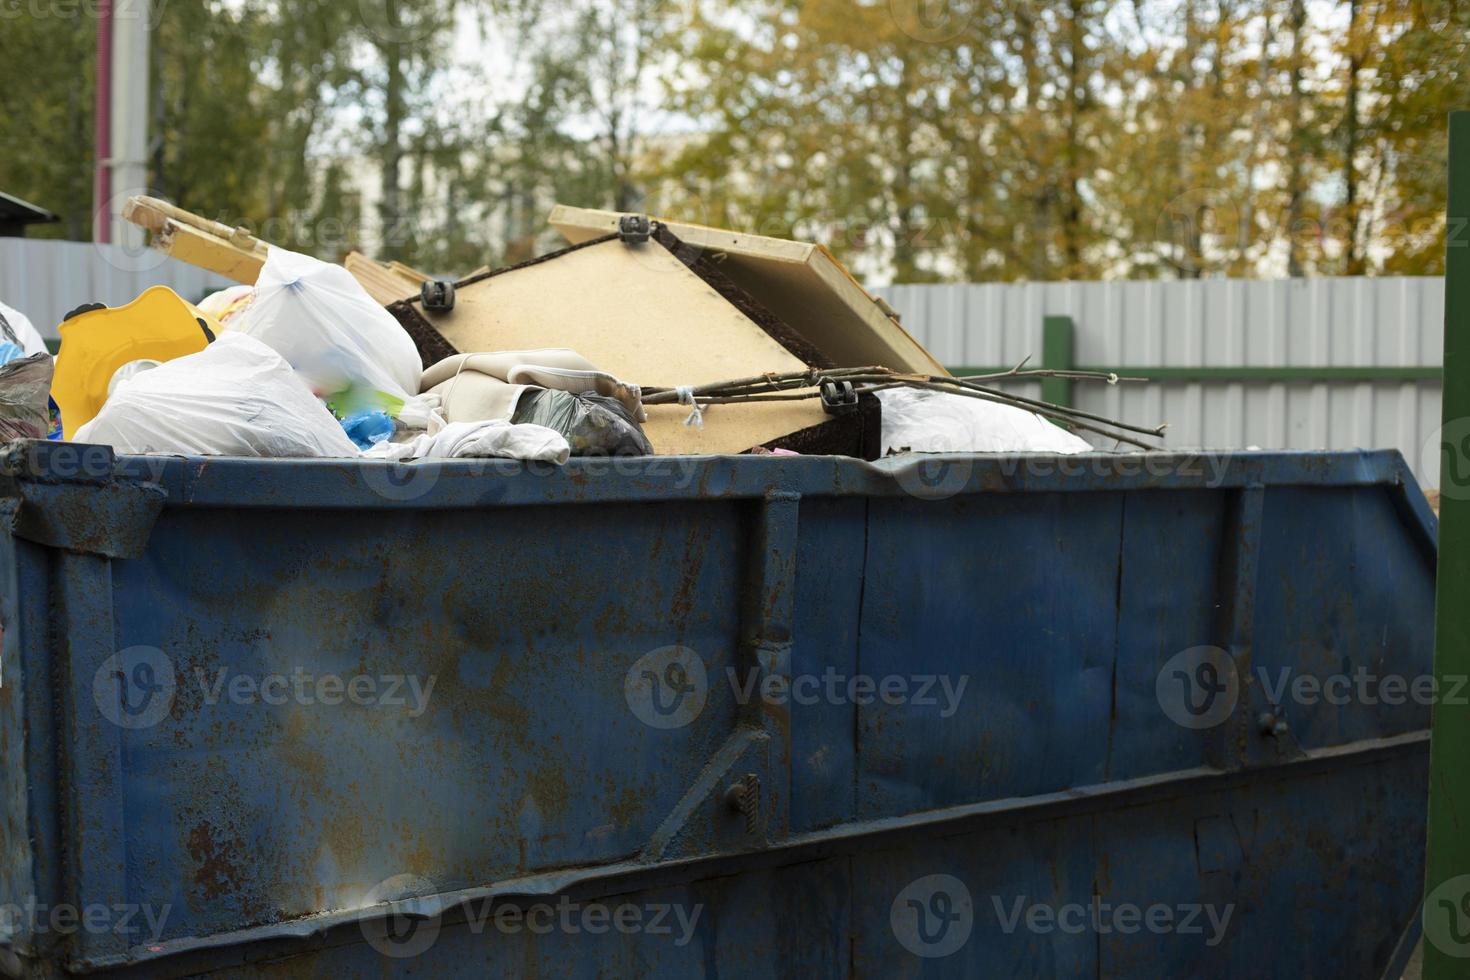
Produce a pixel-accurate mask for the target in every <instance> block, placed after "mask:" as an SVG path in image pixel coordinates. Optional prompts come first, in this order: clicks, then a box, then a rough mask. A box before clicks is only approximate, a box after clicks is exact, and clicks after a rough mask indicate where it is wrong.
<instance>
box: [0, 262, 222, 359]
mask: <svg viewBox="0 0 1470 980" xmlns="http://www.w3.org/2000/svg"><path fill="white" fill-rule="evenodd" d="M159 285H163V286H168V287H170V288H172V289H173V290H174V292H176V293H178V294H179V295H180V296H182V297H184V298H185V299H187V300H190V301H191V302H192V301H195V300H199V299H203V298H204V297H205V296H206V295H208V294H209V293H212V292H214V291H215V290H216V289H223V288H224V287H225V286H232V285H235V283H233V282H231V281H230V280H229V279H225V278H224V277H223V276H217V275H214V274H213V273H210V272H205V271H204V270H203V269H197V268H195V267H194V266H191V265H185V264H184V263H182V262H178V261H176V260H174V259H171V258H168V257H167V256H165V255H163V254H162V253H161V252H158V251H155V250H153V249H147V250H140V251H133V250H130V249H126V248H124V247H123V246H121V245H94V244H92V243H90V242H59V241H50V240H44V239H26V238H0V302H3V303H5V304H6V305H8V306H12V307H14V308H15V309H17V310H20V311H21V312H22V313H24V314H25V315H26V316H27V317H29V318H30V320H31V322H32V323H33V324H35V326H36V329H37V330H39V331H41V334H42V335H43V336H45V337H49V338H53V339H54V338H55V337H56V335H57V334H56V326H57V324H59V323H60V322H61V318H62V317H63V316H65V315H66V314H67V312H68V311H70V310H74V309H76V308H77V307H78V306H81V305H82V304H83V303H105V304H107V305H108V306H120V305H122V304H123V303H130V302H132V301H133V300H134V299H136V298H137V296H138V294H139V293H141V292H142V291H143V290H145V289H147V288H148V287H149V286H159Z"/></svg>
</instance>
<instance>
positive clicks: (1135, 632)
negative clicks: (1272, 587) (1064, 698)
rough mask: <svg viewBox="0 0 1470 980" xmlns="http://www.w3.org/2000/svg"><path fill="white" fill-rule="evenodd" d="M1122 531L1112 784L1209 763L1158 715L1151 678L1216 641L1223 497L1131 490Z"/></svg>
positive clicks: (1193, 742) (1196, 740)
mask: <svg viewBox="0 0 1470 980" xmlns="http://www.w3.org/2000/svg"><path fill="white" fill-rule="evenodd" d="M1123 527H1124V537H1123V556H1122V562H1123V564H1122V577H1121V581H1120V583H1119V588H1118V669H1117V675H1116V677H1115V680H1114V690H1115V692H1116V707H1115V708H1114V711H1113V728H1112V741H1111V745H1110V747H1109V757H1108V776H1109V777H1110V778H1112V779H1134V778H1137V777H1139V776H1146V775H1148V774H1150V773H1156V772H1168V771H1171V770H1176V769H1190V768H1193V767H1195V766H1202V765H1205V764H1206V761H1207V758H1206V743H1205V742H1204V740H1202V739H1201V738H1200V737H1199V735H1198V733H1197V732H1195V731H1192V730H1190V729H1188V728H1184V727H1181V726H1180V725H1177V724H1175V723H1174V722H1173V721H1172V720H1171V719H1170V717H1169V715H1168V714H1166V713H1165V712H1163V711H1161V710H1160V709H1159V692H1158V678H1159V672H1160V671H1161V670H1163V668H1164V665H1165V664H1166V663H1167V662H1168V661H1169V659H1170V658H1172V657H1174V656H1175V655H1176V654H1179V653H1180V652H1182V651H1185V650H1188V649H1190V648H1191V647H1197V646H1200V645H1202V644H1209V643H1214V642H1216V639H1217V637H1216V632H1217V626H1216V610H1217V605H1218V601H1219V590H1220V584H1219V568H1220V564H1221V551H1222V549H1223V548H1224V547H1225V542H1224V535H1225V529H1226V527H1227V523H1226V495H1225V494H1224V493H1222V492H1220V491H1216V490H1138V491H1134V492H1132V493H1129V494H1128V501H1127V504H1126V505H1125V508H1124V517H1123Z"/></svg>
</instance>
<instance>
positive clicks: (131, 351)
mask: <svg viewBox="0 0 1470 980" xmlns="http://www.w3.org/2000/svg"><path fill="white" fill-rule="evenodd" d="M125 213H128V214H129V216H130V217H132V218H133V219H134V220H136V221H138V222H139V223H140V224H144V225H145V226H147V227H148V228H149V229H150V230H151V231H152V232H153V234H154V243H155V245H157V246H159V247H161V248H163V249H164V250H165V251H167V250H168V249H169V248H170V243H172V242H175V241H177V240H179V239H180V237H181V236H185V235H187V236H188V237H189V240H190V243H191V247H190V249H189V251H188V254H189V256H190V258H191V260H192V261H195V262H196V264H201V265H203V266H204V267H205V268H213V269H214V270H215V271H232V272H233V274H235V275H246V276H252V277H253V281H251V282H248V283H242V284H241V285H239V286H235V287H231V288H229V289H226V290H222V291H220V292H218V293H215V294H213V295H211V296H209V297H206V298H204V299H203V300H202V301H200V302H199V303H198V304H197V305H196V304H193V303H190V302H188V301H186V300H185V299H183V298H182V297H180V296H178V295H177V294H176V293H174V292H173V291H172V290H170V289H168V288H166V287H163V286H155V287H152V288H150V289H148V290H146V291H145V292H144V293H143V294H142V295H140V296H139V297H137V299H135V300H134V301H133V302H131V303H129V304H127V305H125V306H120V307H105V306H102V305H100V304H95V303H94V304H89V305H86V306H82V307H79V308H78V309H76V310H73V311H72V312H71V313H69V314H67V316H66V318H65V320H64V322H63V323H62V324H61V325H60V327H59V328H58V329H59V333H60V335H61V344H60V348H59V351H58V353H57V355H56V358H55V360H54V363H53V361H52V358H51V356H50V355H49V354H48V353H47V351H46V347H45V343H44V341H43V340H42V338H41V336H40V334H39V333H38V332H37V331H36V330H35V328H34V327H33V326H32V325H31V324H30V322H29V321H28V320H26V319H25V317H24V316H22V315H21V314H20V313H19V312H17V311H15V310H11V309H9V308H8V307H5V306H3V305H0V434H3V436H4V438H5V439H26V438H30V439H40V438H51V439H61V438H65V439H70V440H75V441H78V442H85V443H100V444H105V445H109V446H112V447H113V448H114V449H115V450H117V451H118V452H120V453H132V454H143V453H164V454H183V455H199V456H215V455H218V456H256V457H328V458H353V457H361V458H367V459H380V460H391V461H405V460H412V459H419V458H456V457H458V458H463V457H509V458H515V459H527V460H541V461H546V462H552V463H558V464H559V463H564V462H565V461H566V460H567V459H568V458H570V457H571V456H648V455H655V454H671V453H689V452H695V453H726V452H764V453H777V454H792V453H824V454H843V455H852V456H859V457H863V458H868V459H873V458H876V457H877V456H879V455H883V454H887V453H889V452H894V451H900V450H901V451H916V452H940V451H974V452H1017V451H1046V452H1059V453H1075V452H1085V451H1089V450H1091V449H1092V448H1093V447H1092V446H1091V445H1090V444H1089V443H1087V442H1086V441H1085V440H1083V439H1082V438H1080V437H1079V436H1078V435H1075V434H1074V433H1073V432H1069V431H1067V428H1071V429H1077V430H1083V431H1090V432H1093V433H1096V434H1099V435H1102V436H1105V437H1108V438H1112V439H1117V440H1120V441H1126V442H1133V443H1135V444H1138V445H1145V446H1146V445H1147V443H1145V442H1142V441H1140V439H1139V438H1138V437H1139V436H1140V435H1155V436H1156V435H1158V434H1159V433H1160V432H1161V428H1155V429H1144V428H1138V427H1135V426H1128V425H1124V424H1122V423H1117V422H1111V421H1109V420H1106V419H1099V418H1097V417H1096V416H1091V415H1087V414H1086V413H1082V412H1078V411H1076V410H1075V409H1071V408H1067V407H1062V406H1051V405H1047V404H1045V403H1043V402H1036V401H1032V400H1029V399H1025V398H1021V397H1020V396H1017V395H1014V394H1009V393H1007V392H1005V391H1002V390H1000V389H997V388H995V387H994V386H993V384H991V382H993V381H994V380H997V379H996V378H995V377H991V378H953V377H950V376H949V375H948V373H947V372H945V370H944V369H943V368H942V367H941V366H940V365H938V364H937V363H936V362H935V361H934V359H933V358H932V356H930V355H929V354H928V352H927V351H925V350H924V349H923V348H922V347H921V346H920V345H919V344H918V343H917V342H915V341H914V340H913V338H911V337H909V336H908V334H907V333H906V332H904V331H903V329H902V326H901V325H900V323H899V321H898V317H897V315H896V314H895V313H894V312H893V311H892V310H890V309H887V308H885V307H884V306H883V304H882V303H881V301H879V300H876V299H874V298H873V297H871V296H869V295H868V294H867V293H866V292H864V291H863V290H861V288H860V287H858V286H857V285H856V282H855V281H853V280H852V278H851V276H850V275H847V273H846V270H845V269H842V267H841V266H840V265H839V264H837V263H836V261H835V259H833V258H832V257H831V255H830V253H827V252H826V250H825V249H820V248H819V247H817V246H811V245H806V244H805V243H793V242H782V241H779V240H774V239H761V238H758V237H755V236H737V235H734V234H732V233H729V232H723V231H720V230H718V229H704V228H700V227H699V226H693V225H671V224H669V223H667V222H661V221H653V220H650V219H648V218H647V217H645V216H641V215H626V214H616V213H612V212H591V211H580V210H576V209H567V208H558V209H557V212H555V213H554V214H553V223H554V224H556V225H557V227H558V228H560V229H561V230H562V231H563V233H564V234H566V235H567V237H568V238H569V240H570V244H569V246H568V247H567V248H564V249H561V250H559V251H556V252H553V253H551V254H549V255H545V256H541V257H540V258H538V259H535V260H533V261H531V262H526V263H522V264H520V265H517V266H511V267H509V268H504V269H498V270H490V269H485V270H481V271H479V272H477V273H475V274H472V275H471V276H468V277H465V278H463V279H461V280H458V281H450V280H436V279H432V278H430V277H428V276H426V275H423V274H421V273H418V272H417V271H415V270H412V269H409V268H407V267H404V266H400V265H396V264H395V265H394V266H384V265H380V264H378V263H374V262H373V261H372V260H370V259H367V258H365V257H363V256H356V255H355V256H349V261H347V262H345V263H344V264H342V265H335V264H331V263H327V262H323V261H320V260H318V259H315V258H312V257H311V256H307V255H301V254H298V253H294V252H290V251H287V250H285V249H282V248H278V247H275V246H271V245H268V244H266V243H262V242H259V241H258V240H255V239H253V238H251V237H250V236H249V235H248V233H245V232H243V231H238V230H237V231H232V230H230V229H227V228H224V227H223V226H218V225H215V224H214V223H210V222H204V221H203V220H202V219H194V218H193V216H191V215H189V214H188V212H184V211H181V210H179V209H177V208H174V207H172V206H169V205H165V204H163V203H162V202H155V201H152V200H151V199H146V198H140V199H135V200H134V201H133V202H131V203H130V206H129V209H128V211H127V212H125ZM201 244H202V247H201ZM242 269H244V270H245V272H243V273H242V272H241V271H240V270H242ZM838 273H840V274H838ZM415 286H416V287H417V288H416V289H415V288H414V287H415ZM400 293H406V295H400V296H399V298H397V299H391V297H392V296H394V295H396V294H400ZM1049 373H1050V372H1027V371H1025V370H1024V365H1020V366H1018V367H1017V368H1016V369H1014V370H1013V371H1011V372H1007V374H1006V375H1005V377H1007V378H1013V377H1019V376H1026V375H1031V374H1034V375H1045V374H1049ZM1072 376H1074V377H1084V375H1077V374H1074V375H1072ZM1105 380H1108V381H1111V382H1116V381H1117V380H1118V379H1116V378H1109V379H1105ZM1055 423H1062V425H1065V426H1066V427H1067V428H1063V427H1062V425H1058V424H1055Z"/></svg>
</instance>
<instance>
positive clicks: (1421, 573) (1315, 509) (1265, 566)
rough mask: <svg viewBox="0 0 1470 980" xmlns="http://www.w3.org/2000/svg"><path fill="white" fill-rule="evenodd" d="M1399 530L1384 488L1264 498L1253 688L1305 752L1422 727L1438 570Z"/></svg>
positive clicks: (1457, 694)
mask: <svg viewBox="0 0 1470 980" xmlns="http://www.w3.org/2000/svg"><path fill="white" fill-rule="evenodd" d="M1401 527H1402V519H1401V517H1400V516H1399V514H1398V512H1397V510H1396V508H1395V506H1394V504H1393V502H1392V500H1391V499H1390V497H1389V492H1388V491H1387V490H1386V489H1385V488H1382V487H1362V488H1356V489H1352V490H1335V491H1334V490H1328V489H1325V488H1320V487H1277V488H1274V489H1272V490H1271V491H1270V493H1269V494H1268V497H1267V505H1266V508H1265V530H1264V533H1263V535H1262V539H1263V542H1264V544H1263V549H1262V557H1261V572H1260V575H1261V584H1260V588H1259V599H1258V600H1257V606H1256V643H1255V652H1254V661H1255V668H1256V670H1255V677H1254V678H1253V679H1254V680H1255V681H1257V682H1258V683H1259V684H1260V685H1261V686H1262V688H1263V689H1265V690H1266V691H1267V693H1268V697H1270V698H1271V699H1272V700H1274V701H1277V702H1279V703H1281V705H1282V707H1283V708H1284V716H1285V717H1286V718H1287V720H1288V721H1289V722H1290V725H1291V731H1292V733H1293V734H1294V736H1295V738H1296V739H1297V741H1298V742H1299V743H1301V744H1302V745H1303V746H1304V747H1308V748H1320V747H1322V746H1326V745H1337V744H1341V743H1343V742H1351V741H1355V740H1359V739H1366V738H1380V737H1384V736H1390V735H1401V734H1403V733H1405V732H1410V731H1415V730H1419V729H1424V728H1427V727H1428V726H1429V704H1430V702H1431V701H1432V700H1433V697H1432V695H1430V694H1429V692H1428V691H1427V690H1425V689H1424V688H1423V683H1427V682H1428V681H1429V680H1431V679H1432V676H1433V675H1432V671H1431V669H1430V663H1431V657H1432V650H1433V639H1434V566H1433V564H1432V563H1431V562H1430V561H1428V560H1426V556H1425V555H1424V553H1423V552H1422V551H1421V550H1420V549H1418V548H1417V547H1415V544H1414V541H1413V539H1412V538H1410V537H1409V536H1408V535H1405V534H1403V533H1402V532H1401V530H1400V529H1401ZM1416 682H1423V683H1420V684H1419V687H1418V688H1417V689H1416V688H1415V684H1416ZM1444 694H1445V696H1446V697H1447V698H1450V697H1453V698H1456V699H1457V700H1458V703H1459V704H1460V705H1461V710H1464V707H1463V706H1464V705H1465V704H1466V703H1467V700H1466V699H1467V698H1470V690H1459V691H1446V692H1444Z"/></svg>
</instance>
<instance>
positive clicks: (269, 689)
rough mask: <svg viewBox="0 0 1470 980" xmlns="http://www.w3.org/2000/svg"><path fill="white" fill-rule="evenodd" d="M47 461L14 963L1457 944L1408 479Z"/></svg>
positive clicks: (1039, 964)
mask: <svg viewBox="0 0 1470 980" xmlns="http://www.w3.org/2000/svg"><path fill="white" fill-rule="evenodd" d="M0 474H3V476H0V513H3V516H4V526H5V528H6V529H7V530H6V533H4V534H0V616H3V627H4V638H3V662H0V682H3V683H0V767H3V768H0V775H3V780H0V786H3V796H0V826H3V829H4V854H3V859H0V911H3V913H4V915H3V919H0V930H3V931H0V973H4V974H5V975H22V976H45V977H52V976H63V975H70V974H72V973H99V974H103V975H106V976H109V977H111V976H137V977H175V976H196V975H208V976H251V977H255V976H259V977H278V976H282V977H284V976H332V977H335V978H349V977H369V976H371V977H380V976H390V975H393V976H397V975H402V976H525V977H532V976H547V977H552V976H557V977H560V976H569V975H570V976H583V977H594V976H668V977H690V976H706V977H747V976H801V977H852V976H861V977H885V978H886V977H895V976H920V975H922V976H954V977H973V976H993V975H1004V976H1036V977H1053V976H1079V975H1087V976H1098V977H1149V978H1154V977H1159V976H1185V975H1195V976H1231V977H1245V976H1253V977H1254V976H1261V977H1265V976H1273V977H1274V976H1280V977H1288V976H1289V977H1314V976H1331V977H1335V978H1336V977H1374V976H1378V975H1379V971H1381V970H1383V969H1384V968H1385V966H1387V965H1388V964H1389V963H1390V961H1392V960H1393V959H1394V958H1395V955H1396V950H1398V949H1400V947H1401V946H1402V945H1403V943H1404V942H1405V941H1406V928H1407V929H1408V930H1409V933H1408V938H1409V939H1410V940H1411V939H1412V922H1413V921H1414V919H1415V911H1416V906H1417V901H1418V898H1417V896H1418V895H1419V892H1420V888H1421V883H1422V870H1421V862H1422V848H1423V835H1424V819H1425V793H1424V789H1425V785H1426V769H1427V725H1428V712H1429V708H1428V703H1427V699H1426V698H1425V697H1423V696H1417V695H1415V694H1413V693H1411V694H1410V695H1409V696H1408V697H1402V696H1400V697H1388V696H1385V693H1386V692H1387V690H1388V689H1389V687H1393V688H1394V689H1395V690H1397V687H1398V685H1397V684H1396V683H1395V684H1390V683H1389V682H1387V681H1386V680H1385V679H1387V678H1401V679H1404V680H1405V682H1406V683H1408V684H1410V685H1412V684H1414V683H1415V681H1416V679H1418V678H1420V677H1422V675H1426V674H1427V673H1428V672H1429V665H1430V648H1431V628H1432V627H1431V623H1432V616H1431V612H1432V606H1433V574H1434V571H1433V570H1434V554H1435V547H1436V546H1435V541H1436V534H1437V528H1436V523H1435V519H1434V517H1433V515H1432V514H1431V513H1430V512H1429V510H1428V509H1427V507H1426V505H1425V503H1424V500H1423V497H1422V496H1421V494H1420V492H1419V490H1418V489H1417V487H1416V486H1415V485H1414V483H1413V481H1412V479H1411V477H1410V475H1409V473H1408V471H1407V470H1406V468H1405V467H1404V465H1403V462H1402V460H1401V459H1400V458H1399V457H1398V455H1397V454H1395V453H1334V454H1274V453H1252V454H1236V455H1233V456H1204V457H1191V456H1177V455H1150V456H1133V457H1106V456H1097V457H1091V456H1088V457H1072V458H1066V459H1061V458H1056V457H979V456H959V457H941V458H936V459H933V460H930V461H927V462H925V463H922V464H916V463H914V462H912V461H903V460H897V459H890V460H887V461H882V462H879V463H864V462H861V461H856V460H849V459H834V458H817V457H809V458H762V457H713V458H657V459H650V460H637V461H632V460H624V461H605V460H604V461H598V460H573V461H572V462H571V463H569V464H568V465H567V466H565V467H562V468H544V467H536V466H527V465H523V464H520V463H504V462H495V461H454V462H449V463H419V464H409V465H390V464H383V463H375V462H374V463H368V462H362V463H358V462H341V461H299V462H298V461H274V460H273V461H259V460H234V459H211V460H203V459H178V458H172V459H163V458H137V457H133V458H114V457H113V455H112V453H111V452H110V451H109V450H107V449H103V448H99V447H85V446H76V445H71V444H59V443H50V444H39V443H37V444H20V445H17V446H13V447H11V448H10V449H9V450H7V451H6V452H5V455H4V456H3V458H0ZM1363 674H1366V675H1368V676H1369V677H1370V678H1372V681H1371V689H1372V691H1373V692H1375V693H1374V695H1373V696H1369V695H1367V694H1364V693H1363V690H1366V689H1357V688H1354V690H1353V691H1351V692H1350V693H1349V694H1348V696H1347V697H1346V698H1339V697H1334V696H1329V694H1328V693H1324V692H1333V691H1336V690H1337V689H1338V687H1339V686H1340V685H1339V683H1338V681H1337V678H1339V677H1346V678H1349V679H1353V678H1357V677H1359V676H1360V675H1363ZM1303 677H1306V678H1310V679H1313V680H1314V681H1315V682H1316V684H1317V690H1318V692H1319V694H1318V696H1316V697H1315V698H1314V697H1311V696H1309V695H1308V694H1307V693H1304V690H1305V688H1309V687H1311V685H1310V684H1306V685H1302V684H1300V683H1299V681H1300V679H1301V678H1303ZM1411 690H1412V688H1411Z"/></svg>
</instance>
